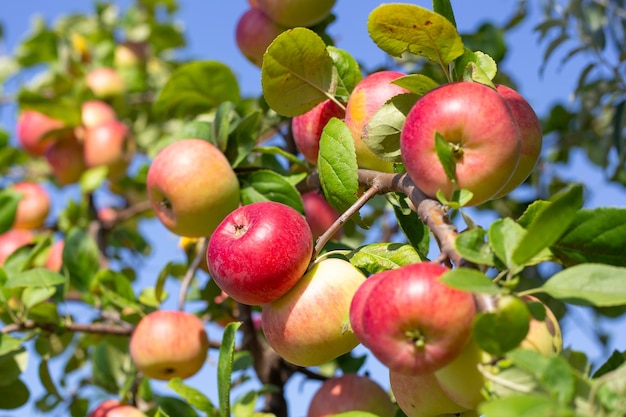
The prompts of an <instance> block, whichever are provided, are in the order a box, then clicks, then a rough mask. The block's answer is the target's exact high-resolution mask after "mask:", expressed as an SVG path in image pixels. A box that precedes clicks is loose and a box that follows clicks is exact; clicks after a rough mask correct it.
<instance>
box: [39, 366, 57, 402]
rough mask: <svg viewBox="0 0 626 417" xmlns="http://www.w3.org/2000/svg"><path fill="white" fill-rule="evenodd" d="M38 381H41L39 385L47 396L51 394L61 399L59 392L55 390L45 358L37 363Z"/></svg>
mask: <svg viewBox="0 0 626 417" xmlns="http://www.w3.org/2000/svg"><path fill="white" fill-rule="evenodd" d="M39 381H41V385H43V386H44V388H45V389H46V392H47V393H48V394H51V395H53V396H55V397H56V398H58V399H60V398H61V396H60V394H59V390H58V389H57V387H56V385H55V384H54V381H53V380H52V376H51V375H50V368H49V366H48V360H47V359H45V358H42V359H41V362H39Z"/></svg>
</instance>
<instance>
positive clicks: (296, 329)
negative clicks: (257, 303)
mask: <svg viewBox="0 0 626 417" xmlns="http://www.w3.org/2000/svg"><path fill="white" fill-rule="evenodd" d="M364 281H365V275H363V274H362V273H361V271H360V270H359V269H357V268H356V267H354V266H353V265H352V264H351V263H350V262H348V261H345V260H343V259H338V258H326V259H322V260H321V261H318V262H316V263H314V264H313V265H312V267H311V268H310V269H309V271H307V273H306V274H304V276H303V277H302V278H301V279H300V280H299V281H298V282H297V284H296V285H295V286H294V287H293V288H292V289H291V290H289V292H288V293H287V294H285V295H283V296H282V297H281V298H279V299H278V300H276V301H274V302H272V303H268V304H265V305H264V306H263V310H262V312H261V323H262V327H263V332H264V334H265V338H266V339H267V341H268V343H269V344H270V346H271V347H272V348H273V349H274V350H275V351H276V353H278V354H279V355H280V356H281V357H282V358H284V359H285V360H287V361H288V362H291V363H293V364H295V365H299V366H318V365H322V364H324V363H326V362H328V361H331V360H333V359H335V358H337V357H339V356H341V355H343V354H345V353H347V352H349V351H350V350H352V349H353V348H354V347H356V346H357V345H358V344H359V341H358V339H357V338H356V337H355V336H354V334H353V333H352V332H350V331H349V330H348V329H347V327H348V314H349V311H350V302H351V300H352V297H353V296H354V293H355V292H356V291H357V289H358V288H359V286H360V285H361V284H362V283H363V282H364Z"/></svg>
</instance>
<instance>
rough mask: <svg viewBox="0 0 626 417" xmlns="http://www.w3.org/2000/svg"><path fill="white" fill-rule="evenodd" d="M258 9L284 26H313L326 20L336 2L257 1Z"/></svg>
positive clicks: (315, 0) (299, 0)
mask: <svg viewBox="0 0 626 417" xmlns="http://www.w3.org/2000/svg"><path fill="white" fill-rule="evenodd" d="M256 4H257V7H258V8H259V9H261V10H263V12H265V14H267V15H268V16H269V17H270V18H271V19H272V20H274V21H276V22H278V23H280V24H281V25H283V26H288V27H296V26H311V25H314V24H316V23H319V22H321V21H322V20H324V19H325V18H326V17H327V16H328V15H329V14H330V11H331V9H332V8H333V6H334V5H335V0H257V1H256Z"/></svg>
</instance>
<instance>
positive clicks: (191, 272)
mask: <svg viewBox="0 0 626 417" xmlns="http://www.w3.org/2000/svg"><path fill="white" fill-rule="evenodd" d="M208 244H209V239H207V238H203V239H202V247H201V248H200V250H199V251H198V252H197V253H196V256H195V257H194V258H193V261H192V262H191V265H189V268H188V269H187V272H185V276H184V277H183V281H182V283H181V286H180V292H179V293H178V310H179V311H183V310H184V309H185V298H186V297H187V290H188V289H189V285H191V280H192V279H193V277H194V276H195V275H196V271H198V268H199V267H200V264H201V263H202V261H203V260H204V257H205V256H206V250H207V246H208Z"/></svg>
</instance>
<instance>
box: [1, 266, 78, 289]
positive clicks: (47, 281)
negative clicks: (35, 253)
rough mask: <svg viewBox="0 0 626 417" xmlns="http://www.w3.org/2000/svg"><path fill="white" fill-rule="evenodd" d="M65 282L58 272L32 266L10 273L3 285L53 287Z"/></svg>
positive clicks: (6, 286)
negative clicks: (22, 270)
mask: <svg viewBox="0 0 626 417" xmlns="http://www.w3.org/2000/svg"><path fill="white" fill-rule="evenodd" d="M66 282H67V278H66V277H64V276H63V275H61V274H59V273H58V272H53V271H50V270H49V269H45V268H33V269H28V270H26V271H24V272H19V273H16V274H12V275H11V276H9V279H8V280H7V282H6V283H5V284H4V287H5V288H20V287H53V286H55V285H59V284H65V283H66Z"/></svg>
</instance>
